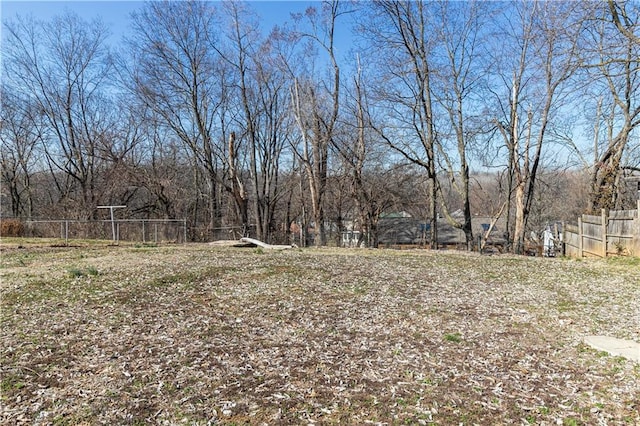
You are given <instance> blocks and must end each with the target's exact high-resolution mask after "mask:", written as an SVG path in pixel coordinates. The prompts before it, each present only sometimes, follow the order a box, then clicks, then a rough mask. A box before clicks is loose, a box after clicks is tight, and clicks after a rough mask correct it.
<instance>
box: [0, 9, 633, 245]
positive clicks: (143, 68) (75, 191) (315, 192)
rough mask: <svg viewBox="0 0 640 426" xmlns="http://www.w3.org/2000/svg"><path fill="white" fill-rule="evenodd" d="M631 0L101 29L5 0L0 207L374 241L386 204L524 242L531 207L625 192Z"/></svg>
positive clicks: (153, 14) (214, 15)
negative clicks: (503, 232)
mask: <svg viewBox="0 0 640 426" xmlns="http://www.w3.org/2000/svg"><path fill="white" fill-rule="evenodd" d="M295 5H297V4H293V5H292V7H293V6H295ZM301 6H302V5H301ZM639 19H640V9H639V5H638V4H637V3H634V2H614V1H612V0H611V1H609V2H600V1H597V2H595V1H594V2H590V1H571V2H484V1H469V2H449V1H430V2H414V1H409V2H398V1H374V2H346V1H345V2H338V1H334V2H322V3H313V4H312V5H311V6H309V7H308V8H306V9H305V10H301V11H300V13H293V14H292V15H291V19H290V20H289V21H288V22H283V23H282V25H279V26H276V27H274V28H269V29H265V28H262V27H261V26H260V25H259V22H260V21H259V17H258V16H257V15H256V14H255V12H254V11H253V10H252V8H251V4H250V3H240V2H225V3H218V2H215V3H209V2H203V1H180V2H149V3H146V4H145V5H144V6H142V7H141V8H140V9H139V10H137V11H136V12H135V13H133V14H132V16H131V22H130V24H131V28H132V30H131V32H130V34H129V35H128V36H127V37H126V39H125V40H123V41H122V43H120V44H118V48H116V46H114V45H111V44H109V43H108V35H109V28H108V27H106V26H105V25H104V24H103V23H102V22H101V21H100V20H98V19H96V20H95V21H92V22H86V21H84V20H83V19H81V18H80V17H78V16H77V15H75V14H74V13H73V12H66V13H64V14H62V15H60V16H58V17H55V18H53V19H52V20H50V21H46V22H41V21H37V20H34V19H32V18H30V17H25V16H18V17H13V18H11V19H9V20H7V21H5V22H4V23H3V26H4V37H5V39H4V40H3V48H2V50H3V62H2V88H1V90H2V98H1V102H2V112H1V122H0V125H1V127H0V137H1V142H2V148H1V152H0V155H1V158H0V160H1V162H2V192H1V196H2V200H1V201H2V206H1V207H2V211H1V214H2V217H5V218H6V217H16V218H21V219H32V218H69V219H71V218H77V219H86V220H89V219H96V218H99V217H102V215H103V214H104V213H103V212H102V213H101V212H99V210H98V209H97V206H100V205H126V206H127V209H126V210H124V211H121V212H119V213H121V214H124V215H126V216H127V217H128V218H186V219H187V221H188V229H189V238H191V239H192V240H210V239H213V238H219V234H216V230H220V229H234V230H236V231H237V232H238V233H239V234H251V235H252V236H255V237H257V238H258V239H261V240H265V241H268V242H282V240H283V239H286V238H288V234H289V231H290V230H291V226H292V224H295V226H296V227H297V228H296V229H303V230H306V231H307V232H308V233H309V235H308V238H305V239H306V240H307V241H309V242H313V244H315V245H325V244H327V243H329V241H328V240H329V237H330V231H331V233H332V234H333V235H335V234H336V233H338V234H339V232H340V230H342V229H344V228H345V227H346V226H351V227H354V228H355V230H359V231H361V235H369V236H370V240H369V241H365V243H366V244H368V245H370V246H373V247H375V246H376V245H377V239H376V229H377V225H378V222H379V220H380V217H381V215H383V214H384V213H389V212H393V211H401V210H405V211H410V212H412V214H414V215H415V216H418V217H421V218H424V219H425V220H428V221H431V224H432V226H430V227H429V229H430V232H431V235H430V241H437V238H438V236H437V234H436V232H437V227H436V226H434V225H435V222H436V221H437V220H448V221H449V222H451V223H452V224H454V225H455V226H457V227H459V228H460V229H462V230H463V231H464V232H465V235H466V238H467V242H468V244H469V246H471V244H472V243H473V241H474V236H473V235H472V229H471V217H472V216H473V215H478V214H480V215H492V216H498V215H502V216H503V217H504V218H505V219H506V223H507V229H508V234H509V235H508V240H509V241H510V242H511V243H512V249H513V251H515V252H521V251H522V249H523V244H524V238H525V235H526V234H527V232H528V230H529V229H533V228H535V227H538V226H541V224H542V223H544V222H545V221H550V220H563V219H565V220H569V219H571V217H566V216H568V215H569V214H571V215H577V214H579V213H583V212H585V211H599V209H601V208H606V209H613V208H624V207H627V206H633V202H634V201H633V200H634V199H635V197H636V196H637V188H636V187H634V186H633V185H636V184H635V181H633V180H632V179H633V178H632V179H628V177H629V176H633V173H634V172H638V171H639V167H640V143H639V142H638V127H639V126H640V99H639V96H638V93H639V91H638V86H639V85H640V74H639V65H640V59H639V58H640V22H639ZM347 31H348V32H349V34H350V36H349V37H348V38H347V39H348V40H349V45H346V42H345V36H344V35H343V36H341V37H338V36H337V35H338V34H346V32H347ZM473 170H475V171H476V172H475V173H474V172H473ZM480 171H482V173H480ZM630 182H631V183H630ZM454 211H461V212H462V215H461V216H460V215H459V214H457V215H454V216H452V215H451V213H452V212H454ZM459 217H463V219H462V220H460V219H458V218H459Z"/></svg>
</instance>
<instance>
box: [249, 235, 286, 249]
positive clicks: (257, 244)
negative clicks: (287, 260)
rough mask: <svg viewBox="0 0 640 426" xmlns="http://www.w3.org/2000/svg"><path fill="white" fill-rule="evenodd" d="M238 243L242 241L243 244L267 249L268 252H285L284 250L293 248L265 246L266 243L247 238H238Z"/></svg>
mask: <svg viewBox="0 0 640 426" xmlns="http://www.w3.org/2000/svg"><path fill="white" fill-rule="evenodd" d="M240 241H242V242H243V243H251V244H255V245H256V246H258V247H262V248H263V249H268V250H286V249H290V248H293V246H290V245H277V244H276V245H273V244H267V243H263V242H262V241H260V240H256V239H254V238H247V237H242V238H240Z"/></svg>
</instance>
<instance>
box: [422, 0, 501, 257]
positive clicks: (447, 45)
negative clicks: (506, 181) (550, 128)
mask: <svg viewBox="0 0 640 426" xmlns="http://www.w3.org/2000/svg"><path fill="white" fill-rule="evenodd" d="M434 9H435V12H436V16H438V17H439V20H438V22H437V25H438V26H437V30H436V31H437V32H438V38H439V45H440V46H441V48H442V50H443V52H444V55H443V56H444V58H443V59H442V60H441V61H439V63H438V64H437V68H438V69H437V73H436V78H435V82H434V84H435V85H437V89H436V90H435V98H436V99H437V102H438V105H439V108H440V109H441V110H442V112H443V114H442V115H443V116H444V117H446V120H445V121H446V122H445V123H442V124H441V125H440V127H439V128H440V131H439V135H438V136H439V137H438V139H437V140H436V145H437V148H438V151H439V163H440V164H441V167H442V169H443V170H444V171H445V172H446V174H447V176H448V178H449V182H450V184H451V187H452V189H453V190H454V191H455V192H456V193H457V194H458V196H459V198H460V200H461V202H462V212H463V219H462V221H458V220H456V219H455V218H453V217H452V216H451V215H450V214H449V207H448V205H447V203H445V202H444V199H445V197H443V196H441V197H440V200H441V207H442V211H443V213H444V214H445V217H446V218H447V221H448V222H449V223H451V224H452V225H453V226H454V227H456V228H459V229H461V230H462V231H463V232H464V234H465V238H466V243H467V249H469V250H471V248H472V247H473V244H474V238H473V231H472V228H471V204H470V200H469V184H470V176H469V167H470V166H469V164H470V160H469V158H468V157H469V155H470V146H471V144H472V143H473V142H474V140H475V138H476V134H477V133H479V132H480V129H479V128H480V127H481V125H482V124H481V122H480V120H479V119H478V118H477V116H479V115H480V113H479V112H477V111H476V112H475V114H474V109H478V107H477V106H480V107H481V106H482V102H480V100H479V99H478V92H477V88H478V82H479V80H480V79H481V78H482V77H483V75H482V73H483V70H482V68H481V64H480V61H479V59H480V53H481V52H480V49H479V45H481V44H482V42H483V40H482V37H483V34H482V24H483V23H484V22H485V21H486V20H487V18H489V17H490V15H489V14H488V12H489V11H490V10H487V9H488V8H487V7H486V4H485V3H483V2H466V3H455V2H454V3H452V2H448V1H441V2H438V3H437V4H436V5H434ZM474 106H475V107H474ZM445 129H450V130H448V131H447V130H445ZM450 145H453V146H455V150H454V149H452V148H453V147H452V146H450ZM438 187H440V185H438ZM440 192H441V190H440Z"/></svg>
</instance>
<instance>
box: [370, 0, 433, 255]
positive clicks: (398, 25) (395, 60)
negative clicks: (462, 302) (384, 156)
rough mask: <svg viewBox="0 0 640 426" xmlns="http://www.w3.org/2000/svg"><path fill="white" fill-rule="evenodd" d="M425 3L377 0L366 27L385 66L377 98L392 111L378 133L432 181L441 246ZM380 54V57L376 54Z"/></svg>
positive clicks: (378, 61) (430, 39)
mask: <svg viewBox="0 0 640 426" xmlns="http://www.w3.org/2000/svg"><path fill="white" fill-rule="evenodd" d="M427 8H428V5H427V4H426V3H424V2H412V1H378V2H375V3H373V4H372V10H371V12H372V21H368V22H367V23H366V24H365V25H366V28H363V30H364V31H365V32H366V33H367V34H368V36H369V38H370V40H371V42H372V46H371V48H372V51H375V52H376V54H375V57H372V58H371V61H373V62H374V63H376V67H378V68H379V69H380V70H381V74H380V77H379V80H380V83H381V84H380V85H379V87H378V89H377V94H376V97H377V98H378V99H379V101H380V103H379V105H378V108H382V107H383V106H384V109H385V110H386V111H387V117H385V120H386V121H387V122H386V123H384V122H383V123H377V124H376V125H375V128H376V130H377V132H378V134H379V135H380V136H381V137H382V138H383V139H384V140H385V141H386V142H387V144H388V145H389V147H391V148H392V149H393V150H394V151H396V152H397V153H399V154H400V155H401V156H402V157H404V158H405V159H406V160H407V161H409V162H411V163H413V164H415V165H417V166H419V167H421V168H422V169H423V170H424V171H425V172H426V175H427V178H428V181H429V187H430V190H429V204H430V206H429V213H430V216H431V217H430V220H431V227H430V241H431V243H432V244H434V245H437V241H438V237H437V218H438V211H437V210H438V209H437V202H436V200H437V191H438V190H437V183H436V180H437V173H436V139H437V134H436V126H435V117H434V103H435V101H434V99H433V78H434V68H433V63H432V62H433V58H432V56H431V55H432V52H433V50H432V47H433V43H434V38H433V33H432V31H431V28H432V22H430V13H429V11H428V10H427ZM376 58H377V59H376Z"/></svg>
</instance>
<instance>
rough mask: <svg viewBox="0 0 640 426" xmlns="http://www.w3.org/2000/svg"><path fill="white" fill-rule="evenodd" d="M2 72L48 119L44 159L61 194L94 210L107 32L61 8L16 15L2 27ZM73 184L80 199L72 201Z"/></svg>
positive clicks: (84, 212) (85, 212)
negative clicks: (37, 16)
mask: <svg viewBox="0 0 640 426" xmlns="http://www.w3.org/2000/svg"><path fill="white" fill-rule="evenodd" d="M5 28H6V29H7V32H6V34H7V41H6V44H5V46H6V49H5V54H6V58H7V60H6V61H5V62H6V64H7V65H6V74H7V76H8V78H9V79H10V80H11V82H12V84H14V85H16V87H19V88H20V90H22V91H24V92H25V93H27V94H28V95H29V96H30V97H31V98H32V99H33V100H34V102H36V104H37V106H38V109H39V111H41V112H42V113H43V114H44V116H45V117H46V120H47V128H48V129H47V130H48V131H47V141H46V143H45V145H44V146H45V152H46V154H47V160H48V161H49V164H50V166H51V168H52V170H53V171H54V172H55V171H61V172H62V173H63V175H62V176H60V177H58V176H57V175H56V174H55V173H54V176H55V178H56V180H55V181H56V185H57V187H58V191H59V192H60V193H61V194H62V197H63V198H67V199H69V200H70V201H72V204H73V205H75V206H76V208H78V211H77V213H78V214H79V215H80V216H81V217H84V218H87V217H90V216H91V215H93V214H94V212H95V205H96V202H97V200H98V198H99V192H98V190H97V188H96V178H97V176H98V174H99V172H98V170H99V167H101V164H100V161H99V157H98V155H97V147H98V144H99V141H100V139H101V138H103V137H104V134H103V130H104V129H106V128H108V127H109V125H110V123H106V122H105V117H103V115H102V114H101V113H100V108H101V103H103V101H104V96H103V92H104V90H105V86H106V85H107V81H106V80H107V78H108V76H109V75H110V72H111V61H110V55H109V52H108V50H107V47H106V42H105V40H106V37H107V35H108V31H107V29H106V27H105V26H104V25H103V24H102V23H101V22H100V21H94V22H91V23H88V22H85V21H83V20H82V19H80V18H79V17H78V16H77V15H75V14H73V13H71V12H66V13H65V14H64V15H61V16H57V17H55V18H53V19H52V20H51V21H50V22H37V21H34V20H32V19H18V20H17V21H16V22H10V23H8V24H6V25H5ZM74 185H77V186H79V191H80V198H79V199H78V200H76V199H75V197H74V194H73V191H74Z"/></svg>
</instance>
